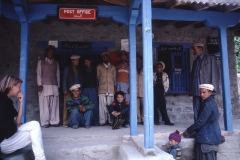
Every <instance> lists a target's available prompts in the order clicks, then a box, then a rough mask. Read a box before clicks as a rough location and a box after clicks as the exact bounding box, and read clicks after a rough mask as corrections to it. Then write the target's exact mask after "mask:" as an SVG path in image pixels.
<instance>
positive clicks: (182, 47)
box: [153, 42, 191, 94]
mask: <svg viewBox="0 0 240 160" xmlns="http://www.w3.org/2000/svg"><path fill="white" fill-rule="evenodd" d="M154 43H155V44H154V45H153V47H155V46H156V53H157V55H156V57H157V60H158V61H163V62H164V63H165V69H164V72H166V73H167V74H168V77H169V82H170V83H169V89H168V92H167V93H168V94H188V92H189V82H190V81H189V79H190V76H189V75H190V65H189V49H190V48H191V45H190V44H177V45H176V44H163V43H156V42H154Z"/></svg>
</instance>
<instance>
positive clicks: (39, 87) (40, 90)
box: [38, 85, 43, 93]
mask: <svg viewBox="0 0 240 160" xmlns="http://www.w3.org/2000/svg"><path fill="white" fill-rule="evenodd" d="M42 90H43V86H42V85H40V86H38V92H40V93H41V92H42Z"/></svg>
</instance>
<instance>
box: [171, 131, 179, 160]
mask: <svg viewBox="0 0 240 160" xmlns="http://www.w3.org/2000/svg"><path fill="white" fill-rule="evenodd" d="M180 142H181V135H180V133H179V131H178V130H176V131H175V132H173V133H171V134H170V135H169V144H170V146H171V147H170V148H169V154H171V155H172V156H173V158H174V159H176V160H179V159H180V156H181V148H180V147H179V145H178V144H179V143H180Z"/></svg>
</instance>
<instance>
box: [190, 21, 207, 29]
mask: <svg viewBox="0 0 240 160" xmlns="http://www.w3.org/2000/svg"><path fill="white" fill-rule="evenodd" d="M193 27H194V28H202V27H206V25H205V24H204V23H203V22H196V23H194V24H193Z"/></svg>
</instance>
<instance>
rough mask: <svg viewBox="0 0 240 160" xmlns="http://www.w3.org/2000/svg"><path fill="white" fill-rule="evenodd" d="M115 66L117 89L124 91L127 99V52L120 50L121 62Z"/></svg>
mask: <svg viewBox="0 0 240 160" xmlns="http://www.w3.org/2000/svg"><path fill="white" fill-rule="evenodd" d="M116 68H117V91H122V92H124V93H125V98H126V100H128V101H129V65H128V62H127V52H126V51H121V62H120V63H119V64H118V65H117V66H116Z"/></svg>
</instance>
